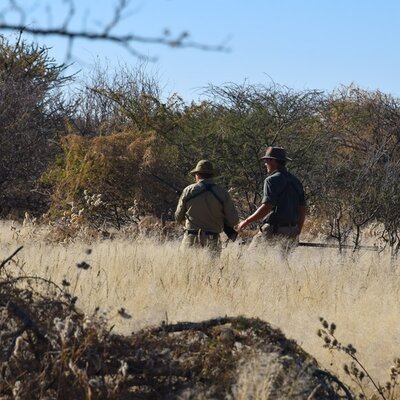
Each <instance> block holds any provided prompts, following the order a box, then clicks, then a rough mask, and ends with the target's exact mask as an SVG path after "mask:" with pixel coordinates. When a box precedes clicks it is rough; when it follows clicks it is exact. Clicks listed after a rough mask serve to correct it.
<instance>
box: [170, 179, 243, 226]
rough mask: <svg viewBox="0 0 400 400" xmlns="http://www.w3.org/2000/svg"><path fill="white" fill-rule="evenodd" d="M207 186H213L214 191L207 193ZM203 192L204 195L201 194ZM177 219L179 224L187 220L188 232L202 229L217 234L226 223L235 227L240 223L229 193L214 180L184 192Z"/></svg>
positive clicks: (193, 185)
mask: <svg viewBox="0 0 400 400" xmlns="http://www.w3.org/2000/svg"><path fill="white" fill-rule="evenodd" d="M206 184H208V185H212V191H211V190H207V191H205V185H206ZM203 191H204V193H201V194H199V193H200V192H203ZM213 192H214V194H213ZM217 197H218V198H217ZM175 219H176V221H177V222H178V223H183V222H184V221H185V220H186V222H185V229H187V230H198V229H201V230H204V231H209V232H215V233H221V232H222V230H223V228H224V223H225V224H226V225H229V226H230V227H234V226H235V225H236V224H237V223H238V222H239V217H238V214H237V211H236V209H235V206H234V204H233V202H232V199H231V196H230V195H229V193H228V191H227V190H226V189H225V188H224V187H222V186H220V185H217V184H215V183H214V182H213V180H212V179H203V180H201V181H200V182H198V183H194V184H192V185H189V186H187V187H186V188H185V189H184V190H183V192H182V195H181V197H180V199H179V202H178V206H177V208H176V211H175Z"/></svg>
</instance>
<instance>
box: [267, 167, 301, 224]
mask: <svg viewBox="0 0 400 400" xmlns="http://www.w3.org/2000/svg"><path fill="white" fill-rule="evenodd" d="M262 203H263V204H265V203H269V204H271V205H272V211H273V214H274V217H273V220H272V222H273V223H277V224H296V223H297V222H298V220H299V217H300V215H299V207H302V206H305V205H306V201H305V196H304V189H303V185H302V184H301V182H300V181H299V180H298V179H297V178H296V177H295V176H294V175H292V174H291V173H289V172H288V171H287V170H286V168H280V169H279V170H277V171H275V172H273V173H272V174H271V175H269V176H267V178H265V181H264V196H263V199H262ZM270 219H271V216H269V215H268V216H267V217H266V219H265V222H271V221H270Z"/></svg>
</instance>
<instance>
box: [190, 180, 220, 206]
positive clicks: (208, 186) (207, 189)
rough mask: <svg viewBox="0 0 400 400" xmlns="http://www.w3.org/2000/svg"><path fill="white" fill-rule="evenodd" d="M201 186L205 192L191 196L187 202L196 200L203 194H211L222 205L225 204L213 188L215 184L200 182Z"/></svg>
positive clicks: (201, 191)
mask: <svg viewBox="0 0 400 400" xmlns="http://www.w3.org/2000/svg"><path fill="white" fill-rule="evenodd" d="M200 185H202V186H204V189H203V190H199V191H198V192H197V193H195V194H192V195H191V196H189V197H187V198H186V199H185V201H186V202H188V201H190V200H193V199H195V198H196V197H198V196H200V195H201V194H203V193H206V192H211V193H212V194H213V195H214V197H215V198H216V199H217V200H218V201H219V202H220V204H221V205H223V204H224V202H223V201H222V200H221V199H220V198H219V197H218V196H217V194H216V193H215V192H214V190H213V186H215V183H203V182H200Z"/></svg>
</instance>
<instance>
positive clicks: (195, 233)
mask: <svg viewBox="0 0 400 400" xmlns="http://www.w3.org/2000/svg"><path fill="white" fill-rule="evenodd" d="M186 232H187V233H188V235H198V234H199V233H200V234H202V233H204V234H205V235H209V236H215V237H217V236H219V233H217V232H210V231H203V230H201V229H199V230H196V229H187V230H186Z"/></svg>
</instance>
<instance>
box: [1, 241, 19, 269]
mask: <svg viewBox="0 0 400 400" xmlns="http://www.w3.org/2000/svg"><path fill="white" fill-rule="evenodd" d="M23 248H24V246H20V247H18V249H17V250H15V251H14V253H12V254H11V256H9V257H7V258H6V259H5V260H3V261H2V262H1V264H0V271H1V269H2V268H3V267H4V266H5V265H6V264H7V263H8V262H9V261H11V260H12V259H13V257H14V256H15V255H17V253H18V252H19V251H20V250H22V249H23Z"/></svg>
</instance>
